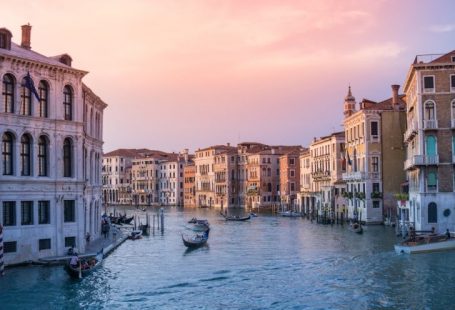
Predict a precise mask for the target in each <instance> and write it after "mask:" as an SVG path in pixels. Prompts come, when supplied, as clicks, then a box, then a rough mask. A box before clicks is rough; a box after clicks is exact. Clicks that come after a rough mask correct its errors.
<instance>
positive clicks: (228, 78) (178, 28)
mask: <svg viewBox="0 0 455 310" xmlns="http://www.w3.org/2000/svg"><path fill="white" fill-rule="evenodd" d="M454 12H455V1H450V0H447V1H436V0H432V1H428V0H424V1H415V0H414V1H413V0H409V1H407V0H406V1H393V0H390V1H389V0H375V1H340V0H333V1H331V0H314V1H284V0H283V1H259V0H254V1H247V0H244V1H241V0H239V1H215V0H212V1H209V0H207V1H177V0H176V1H164V0H162V1H158V0H156V1H152V0H128V1H123V0H112V1H85V0H78V1H61V0H49V1H23V0H16V1H2V3H1V5H0V27H6V28H8V29H9V30H10V31H11V32H12V33H13V41H14V42H16V43H20V37H21V34H20V26H21V25H23V24H25V23H30V24H31V25H32V26H33V28H32V39H31V45H32V49H33V50H34V51H37V52H39V53H41V54H44V55H46V56H53V55H57V54H61V53H64V52H66V53H68V54H70V55H71V56H72V58H73V66H74V67H76V68H78V69H83V70H87V71H90V73H89V74H88V75H87V76H86V77H85V78H84V82H85V83H86V84H87V85H88V86H89V87H90V88H91V89H92V90H94V91H95V93H96V94H97V95H99V96H100V97H101V98H102V99H103V100H104V101H105V102H106V103H107V104H108V105H109V106H108V108H107V109H106V110H105V114H104V141H105V146H104V150H105V151H106V152H108V151H111V150H113V149H116V148H121V147H122V148H123V147H125V148H141V147H146V148H151V149H160V150H163V151H179V150H182V149H183V148H189V149H190V150H194V149H197V148H198V147H207V146H210V145H213V144H225V143H227V142H230V143H231V144H237V143H238V142H242V141H258V142H262V143H266V144H292V145H298V144H299V145H303V146H307V145H308V144H309V142H310V141H311V139H312V138H313V137H319V136H324V135H327V134H330V133H331V132H333V131H339V130H342V127H341V124H342V108H343V99H344V97H345V95H346V92H347V88H348V85H349V84H350V85H351V86H352V91H353V95H354V96H355V97H356V99H357V101H359V100H361V99H362V98H369V99H371V100H383V99H386V98H388V97H390V94H391V89H390V85H391V84H400V85H401V84H403V82H404V79H405V77H406V73H407V70H408V68H409V65H410V64H411V62H412V61H413V60H414V57H415V55H417V54H428V53H446V52H449V51H452V50H454V49H455V18H454V15H455V13H454Z"/></svg>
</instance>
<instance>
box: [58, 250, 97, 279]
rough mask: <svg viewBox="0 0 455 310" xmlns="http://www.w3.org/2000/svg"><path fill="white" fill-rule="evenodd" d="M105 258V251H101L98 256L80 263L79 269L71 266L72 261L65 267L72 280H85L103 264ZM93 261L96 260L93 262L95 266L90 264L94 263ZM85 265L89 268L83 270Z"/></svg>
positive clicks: (82, 260)
mask: <svg viewBox="0 0 455 310" xmlns="http://www.w3.org/2000/svg"><path fill="white" fill-rule="evenodd" d="M103 256H104V254H103V249H101V251H99V252H98V253H97V254H96V256H92V257H87V258H84V259H81V260H80V261H79V265H78V267H73V266H71V265H70V261H68V263H67V264H66V265H65V270H66V272H67V273H68V274H69V275H70V276H71V277H72V278H75V279H81V278H85V277H86V276H88V275H89V274H90V273H92V271H94V270H95V269H97V268H98V267H99V266H100V265H101V263H102V262H103ZM92 260H94V261H93V262H94V264H90V262H92ZM84 263H87V264H88V267H87V268H83V266H84Z"/></svg>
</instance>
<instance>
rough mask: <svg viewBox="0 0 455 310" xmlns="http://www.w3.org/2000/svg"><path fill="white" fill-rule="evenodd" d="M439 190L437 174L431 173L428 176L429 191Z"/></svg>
mask: <svg viewBox="0 0 455 310" xmlns="http://www.w3.org/2000/svg"><path fill="white" fill-rule="evenodd" d="M436 189H437V175H436V172H434V171H430V172H428V174H427V190H428V191H435V190H436Z"/></svg>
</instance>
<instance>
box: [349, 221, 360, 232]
mask: <svg viewBox="0 0 455 310" xmlns="http://www.w3.org/2000/svg"><path fill="white" fill-rule="evenodd" d="M349 230H350V231H352V232H355V233H358V234H361V233H363V228H362V224H360V223H351V224H350V225H349Z"/></svg>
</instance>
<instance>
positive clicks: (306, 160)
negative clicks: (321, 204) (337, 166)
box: [297, 148, 316, 214]
mask: <svg viewBox="0 0 455 310" xmlns="http://www.w3.org/2000/svg"><path fill="white" fill-rule="evenodd" d="M299 161H300V191H299V193H297V205H298V206H299V208H298V212H302V213H304V214H313V213H314V212H315V210H316V207H315V206H316V199H315V196H316V195H315V194H314V192H313V191H312V185H313V176H312V173H311V155H310V149H309V148H308V149H304V150H303V151H301V152H300V156H299Z"/></svg>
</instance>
